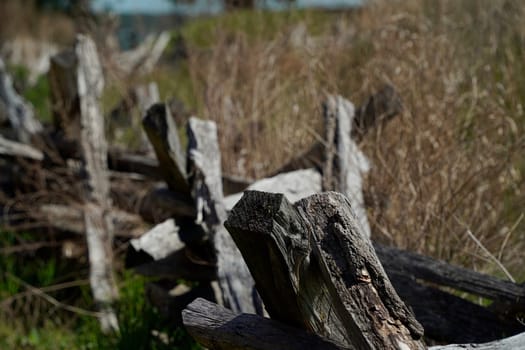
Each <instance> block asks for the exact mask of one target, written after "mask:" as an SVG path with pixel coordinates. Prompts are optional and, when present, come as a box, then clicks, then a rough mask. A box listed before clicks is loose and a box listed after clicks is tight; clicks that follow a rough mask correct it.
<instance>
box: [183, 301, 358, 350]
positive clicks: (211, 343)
mask: <svg viewBox="0 0 525 350" xmlns="http://www.w3.org/2000/svg"><path fill="white" fill-rule="evenodd" d="M182 319H183V322H184V326H185V327H186V329H187V330H188V332H189V333H190V335H191V336H192V337H193V338H195V339H196V340H197V341H198V342H199V343H200V344H202V345H203V346H205V347H206V348H208V349H215V350H221V349H224V350H231V349H245V350H280V349H283V350H285V349H286V350H307V349H312V350H313V349H326V350H332V349H333V350H336V349H338V350H340V349H348V348H347V347H344V346H342V345H340V344H336V343H334V342H332V341H329V340H327V339H325V338H322V337H319V336H317V335H315V334H312V333H308V332H305V331H304V330H301V329H298V328H294V327H290V326H288V325H285V324H282V323H280V322H277V321H275V320H270V319H268V318H263V317H260V316H256V315H249V314H240V315H239V314H236V313H234V312H232V311H231V310H228V309H225V308H223V307H221V306H219V305H217V304H214V303H211V302H209V301H206V300H204V299H200V298H199V299H196V300H195V301H193V302H192V303H191V304H189V305H188V306H187V307H186V309H185V310H184V311H183V312H182Z"/></svg>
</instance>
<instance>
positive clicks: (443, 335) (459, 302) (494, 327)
mask: <svg viewBox="0 0 525 350" xmlns="http://www.w3.org/2000/svg"><path fill="white" fill-rule="evenodd" d="M392 265H395V262H391V261H388V260H384V264H383V266H384V267H385V270H386V272H387V274H388V277H389V278H390V280H391V281H392V284H393V285H394V287H395V289H396V291H397V293H398V294H399V296H400V297H401V299H403V301H404V302H405V303H406V304H407V305H408V306H410V308H411V309H412V310H413V311H414V314H415V315H416V318H417V320H418V321H419V322H420V323H421V324H422V325H423V327H424V328H425V339H431V340H434V341H438V342H440V343H445V344H446V343H474V342H475V343H481V342H488V341H492V340H495V339H500V338H502V337H506V336H509V335H513V334H517V333H520V332H523V331H525V327H524V326H523V325H521V324H520V323H519V322H518V321H517V320H515V319H508V318H502V317H500V316H498V315H496V314H494V313H493V312H491V311H490V310H488V309H486V308H484V307H482V306H480V305H477V304H474V303H472V302H470V301H468V300H465V299H462V298H460V297H458V296H455V295H453V294H449V293H446V292H444V291H442V290H440V289H438V288H435V287H432V286H431V285H425V284H424V283H419V282H418V281H417V280H416V279H415V278H414V277H412V276H410V274H406V273H404V272H400V271H398V272H393V271H392V269H390V266H392ZM394 269H395V268H394Z"/></svg>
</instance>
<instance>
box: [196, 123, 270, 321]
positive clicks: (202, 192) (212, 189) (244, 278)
mask: <svg viewBox="0 0 525 350" xmlns="http://www.w3.org/2000/svg"><path fill="white" fill-rule="evenodd" d="M188 139H189V145H188V155H189V157H188V158H189V169H190V183H191V184H192V196H193V198H194V199H195V202H196V206H197V223H198V224H200V225H202V226H203V227H204V230H205V231H206V232H207V233H208V239H210V240H211V241H212V242H213V246H214V248H215V252H216V255H217V277H218V279H219V286H220V288H221V291H222V294H223V295H222V299H223V301H224V304H225V305H226V306H227V307H229V308H230V309H231V310H233V311H234V312H246V313H256V312H259V313H261V312H262V311H261V307H260V302H259V300H258V296H257V293H256V292H255V286H254V281H253V279H252V277H251V275H250V271H249V270H248V267H247V266H246V264H245V262H244V260H243V258H242V255H241V253H240V252H239V250H238V249H237V247H236V246H235V243H234V242H233V240H232V238H231V237H230V234H229V233H228V231H226V229H225V228H224V225H223V222H224V220H226V207H225V206H224V198H223V191H222V176H221V153H220V149H219V142H218V137H217V125H216V124H215V122H212V121H204V120H200V119H197V118H190V120H189V123H188Z"/></svg>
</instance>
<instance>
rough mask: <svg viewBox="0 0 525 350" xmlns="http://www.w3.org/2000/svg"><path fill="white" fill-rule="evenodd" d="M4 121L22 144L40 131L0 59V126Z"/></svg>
mask: <svg viewBox="0 0 525 350" xmlns="http://www.w3.org/2000/svg"><path fill="white" fill-rule="evenodd" d="M5 121H8V122H9V124H10V127H11V130H12V131H13V134H14V135H15V136H16V140H17V141H20V142H22V143H29V142H30V140H31V137H32V136H33V135H35V134H36V133H38V132H40V131H42V124H40V122H39V121H38V120H37V119H36V118H35V116H34V112H33V108H32V106H31V105H30V104H29V103H28V102H26V101H24V99H23V98H22V97H21V96H20V95H19V94H18V93H17V92H16V90H15V89H14V87H13V80H12V79H11V76H10V75H9V74H8V73H7V72H6V69H5V64H4V61H3V60H2V59H1V58H0V124H2V123H3V122H5Z"/></svg>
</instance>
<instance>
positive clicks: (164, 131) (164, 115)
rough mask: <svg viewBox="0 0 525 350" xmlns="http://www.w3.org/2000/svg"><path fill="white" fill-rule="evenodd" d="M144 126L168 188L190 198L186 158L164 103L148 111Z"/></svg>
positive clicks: (143, 121) (173, 122)
mask: <svg viewBox="0 0 525 350" xmlns="http://www.w3.org/2000/svg"><path fill="white" fill-rule="evenodd" d="M142 125H143V127H144V130H145V131H146V134H147V135H148V138H149V140H150V142H151V144H152V145H153V148H154V150H155V154H156V155H157V159H158V160H159V167H160V171H161V173H162V175H163V176H164V180H165V181H166V183H167V184H168V187H169V188H170V189H171V190H172V191H174V192H178V193H180V194H182V195H186V196H188V197H189V195H190V187H189V185H188V181H187V174H186V157H185V155H184V152H183V150H182V146H181V144H180V140H179V135H178V130H177V126H176V125H175V121H174V120H173V118H172V117H171V115H170V112H169V109H168V108H166V106H165V105H164V104H162V103H158V104H154V105H153V106H151V107H150V108H149V109H148V112H147V113H146V116H145V117H144V119H143V120H142Z"/></svg>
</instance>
